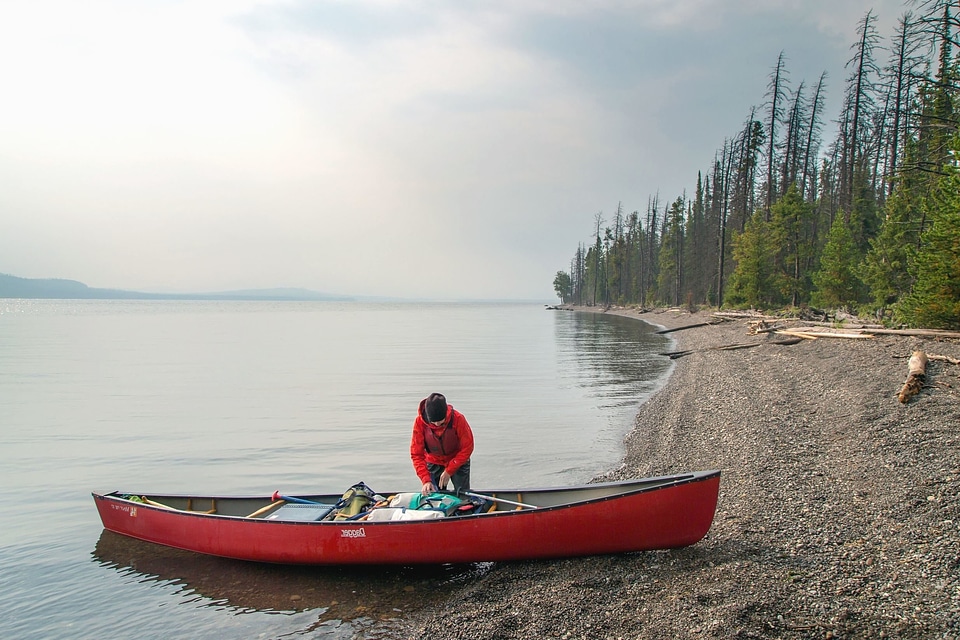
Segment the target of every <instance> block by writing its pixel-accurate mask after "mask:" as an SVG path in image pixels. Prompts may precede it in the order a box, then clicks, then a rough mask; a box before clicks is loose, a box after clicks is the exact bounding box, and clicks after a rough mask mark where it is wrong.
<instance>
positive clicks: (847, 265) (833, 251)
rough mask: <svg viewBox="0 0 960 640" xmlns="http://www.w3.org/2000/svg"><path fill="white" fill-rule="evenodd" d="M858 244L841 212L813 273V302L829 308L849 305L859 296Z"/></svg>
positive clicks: (847, 306)
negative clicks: (817, 268)
mask: <svg viewBox="0 0 960 640" xmlns="http://www.w3.org/2000/svg"><path fill="white" fill-rule="evenodd" d="M856 255H857V252H856V244H855V243H854V240H853V234H852V233H850V228H849V227H848V226H847V223H846V222H845V221H844V219H843V216H842V215H838V216H837V217H836V218H834V220H833V225H832V226H831V227H830V235H829V236H828V238H827V244H826V245H825V246H824V247H823V253H822V254H821V256H820V270H819V271H817V272H816V273H815V274H814V275H813V284H814V286H816V290H815V291H814V293H813V296H812V299H811V301H812V302H813V304H815V305H817V306H820V307H826V308H831V309H832V308H850V306H851V304H852V303H853V302H855V301H856V300H857V298H858V296H859V291H860V287H861V285H860V281H859V280H858V279H857V276H856V273H855V272H856V266H857V262H858V260H857V257H856Z"/></svg>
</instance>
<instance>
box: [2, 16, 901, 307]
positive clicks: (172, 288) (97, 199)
mask: <svg viewBox="0 0 960 640" xmlns="http://www.w3.org/2000/svg"><path fill="white" fill-rule="evenodd" d="M908 6H909V5H908V4H906V3H904V2H900V1H895V0H878V1H872V2H861V1H859V0H856V1H851V2H844V3H837V2H828V1H827V0H810V1H804V2H801V1H800V0H776V1H774V2H768V1H762V0H737V1H721V0H687V1H685V2H666V1H664V0H637V1H636V2H630V3H625V2H621V1H619V0H601V1H600V2H593V3H589V4H584V3H579V2H570V1H568V0H560V1H556V2H543V1H542V0H534V1H531V2H524V3H509V2H489V3H442V2H429V1H426V2H416V1H415V2H403V3H401V2H396V0H367V1H364V2H350V3H344V2H333V1H319V2H307V1H305V0H293V1H292V2H279V1H264V2H259V1H255V0H241V1H237V2H234V1H229V2H228V1H226V0H197V1H196V2H190V3H184V2H172V3H128V2H123V1H121V0H91V2H85V3H75V2H65V1H63V0H38V1H37V2H31V3H7V4H5V5H4V6H3V8H0V52H2V54H3V55H0V81H2V82H3V86H4V88H5V96H6V99H5V100H3V101H2V102H0V135H2V137H3V140H4V144H3V145H2V147H0V178H2V179H3V183H4V185H5V187H4V189H3V190H2V191H0V272H4V273H10V274H15V275H17V276H19V277H24V278H67V279H75V280H78V281H81V282H84V283H86V284H87V285H88V286H90V287H95V288H108V287H109V288H119V289H123V290H133V291H155V292H160V293H163V292H176V291H182V290H184V289H186V288H188V287H189V288H190V289H194V288H195V289H196V290H201V291H222V290H234V289H245V288H276V287H296V288H304V289H310V290H317V291H329V292H330V293H333V294H344V295H346V294H347V293H349V294H350V295H365V296H385V295H389V296H398V297H413V298H453V297H456V298H467V299H511V298H516V299H527V300H541V299H552V298H554V295H553V287H552V283H553V278H554V275H555V274H556V272H557V271H558V270H567V269H569V264H570V259H571V258H572V257H573V254H574V252H575V251H576V248H577V246H578V245H579V244H580V243H587V244H589V243H591V242H592V241H591V233H592V232H593V224H594V216H595V215H596V214H597V213H598V212H600V213H602V215H603V217H604V219H605V220H606V221H607V222H608V223H609V222H610V221H611V220H612V218H613V216H614V214H615V212H616V209H617V206H618V204H619V203H622V206H623V210H624V211H625V212H631V211H634V210H638V211H641V212H643V211H645V210H646V208H647V204H648V200H649V198H651V197H652V196H655V195H657V194H659V197H660V202H661V203H666V202H670V201H673V200H674V199H676V198H677V197H679V196H681V195H683V194H684V193H685V194H687V195H688V196H691V195H692V194H693V191H694V189H695V187H696V179H697V172H698V171H707V170H709V168H710V166H711V164H712V162H713V159H714V156H715V154H716V152H717V151H718V150H719V149H720V148H721V147H722V146H723V142H724V139H725V138H727V137H730V136H732V135H735V134H736V132H737V131H738V130H739V129H740V128H741V126H742V123H743V122H744V121H745V119H746V118H747V117H748V115H749V113H750V110H751V108H752V107H757V109H758V110H759V111H760V112H763V110H764V106H763V103H764V100H765V95H766V92H767V84H768V82H769V75H770V72H771V70H772V69H773V67H774V65H775V64H776V61H777V57H778V56H779V55H780V53H781V51H782V52H784V55H785V61H786V71H787V74H788V75H787V78H788V80H789V85H790V89H791V90H793V89H795V88H796V87H797V86H798V85H799V83H800V82H801V81H803V82H805V83H806V86H807V87H810V86H811V85H812V84H815V83H816V81H817V79H818V78H819V77H820V74H821V73H822V72H823V71H826V72H827V74H828V80H827V93H826V114H827V115H826V117H825V119H824V127H823V136H824V139H825V140H830V139H832V138H833V137H834V136H835V134H836V130H837V125H836V123H835V122H834V118H835V115H836V113H837V112H838V111H839V108H840V102H841V97H842V93H843V86H844V82H845V79H846V77H847V75H848V73H847V70H845V68H844V64H845V63H846V61H847V60H848V59H849V58H850V57H851V55H852V54H851V51H850V45H851V44H852V43H853V42H855V41H856V39H857V35H856V31H857V25H858V22H859V21H860V19H861V18H862V17H863V15H864V14H865V13H866V12H867V10H869V9H874V12H875V15H876V16H877V18H878V20H877V23H876V25H877V29H878V32H879V34H880V36H881V37H882V38H884V39H886V38H888V37H889V36H890V34H891V32H892V27H893V25H894V24H895V23H896V21H897V19H898V18H899V16H900V15H901V14H902V13H903V12H904V10H905V9H907V8H908ZM877 60H878V62H879V63H881V64H884V63H885V60H886V52H883V51H878V52H877Z"/></svg>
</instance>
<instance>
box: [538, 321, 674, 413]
mask: <svg viewBox="0 0 960 640" xmlns="http://www.w3.org/2000/svg"><path fill="white" fill-rule="evenodd" d="M556 332H557V333H556V337H557V345H558V349H559V351H560V355H561V362H563V363H565V364H568V365H569V366H571V367H572V368H573V369H574V370H576V371H577V372H578V373H579V376H580V377H579V381H578V384H579V385H580V386H582V387H588V388H591V389H593V390H594V393H596V395H598V396H599V397H601V398H604V399H606V400H607V402H606V403H605V404H606V405H607V406H621V405H624V404H626V405H630V406H636V405H637V404H638V403H639V402H641V401H642V400H644V399H645V398H646V397H648V396H649V395H650V394H651V393H652V392H653V391H655V390H656V388H657V386H658V385H659V384H660V381H661V379H662V377H663V375H664V373H665V372H666V371H667V370H668V369H669V367H670V366H671V362H670V360H668V359H667V358H664V357H663V356H662V355H660V354H661V352H663V351H664V350H666V349H667V347H668V346H669V344H670V342H671V339H670V338H669V337H668V336H664V335H660V334H658V333H657V327H655V326H653V325H650V324H647V323H646V322H639V321H637V319H635V318H627V317H624V316H618V315H615V314H603V313H569V314H563V315H562V316H559V321H558V322H557V324H556ZM572 363H575V364H572Z"/></svg>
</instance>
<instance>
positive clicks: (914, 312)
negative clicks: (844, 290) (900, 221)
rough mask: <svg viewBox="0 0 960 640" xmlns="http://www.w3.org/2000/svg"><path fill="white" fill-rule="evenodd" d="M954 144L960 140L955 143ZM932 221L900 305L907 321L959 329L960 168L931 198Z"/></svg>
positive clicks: (945, 178) (902, 317)
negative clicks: (909, 290) (912, 278)
mask: <svg viewBox="0 0 960 640" xmlns="http://www.w3.org/2000/svg"><path fill="white" fill-rule="evenodd" d="M955 148H960V144H957V143H955ZM929 213H930V217H931V218H932V221H933V224H932V226H931V227H930V228H929V229H927V230H926V231H925V232H924V233H923V235H922V236H921V238H920V251H918V252H917V254H916V258H915V260H914V262H913V264H912V265H911V268H910V272H911V274H912V275H913V276H914V277H915V278H916V281H915V283H914V286H913V289H912V291H911V292H910V294H909V295H907V296H906V297H905V299H904V300H903V301H902V303H901V304H900V305H899V306H898V308H897V317H898V318H899V319H901V320H903V321H905V322H906V323H907V324H911V325H917V326H923V327H932V328H943V329H960V172H958V171H957V169H956V167H952V166H951V167H950V175H947V176H945V177H944V178H943V179H942V180H940V183H939V185H938V188H937V190H936V191H935V192H934V193H933V194H932V196H931V198H930V200H929Z"/></svg>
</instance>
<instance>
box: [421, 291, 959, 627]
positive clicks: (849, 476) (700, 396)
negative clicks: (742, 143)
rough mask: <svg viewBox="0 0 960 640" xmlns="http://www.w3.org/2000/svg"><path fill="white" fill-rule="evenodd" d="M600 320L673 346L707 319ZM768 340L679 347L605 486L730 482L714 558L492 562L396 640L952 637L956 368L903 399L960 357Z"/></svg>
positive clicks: (940, 345) (711, 551)
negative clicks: (671, 478)
mask: <svg viewBox="0 0 960 640" xmlns="http://www.w3.org/2000/svg"><path fill="white" fill-rule="evenodd" d="M580 311H581V312H583V311H590V312H601V310H599V309H591V310H580ZM606 313H616V314H618V315H624V316H627V317H634V318H638V319H641V320H644V321H647V322H649V323H651V324H655V325H659V326H662V327H665V328H667V329H676V328H678V327H685V326H688V325H693V324H697V323H701V322H707V321H710V320H711V319H712V316H711V314H710V313H709V312H699V313H694V314H691V313H688V312H685V311H680V310H677V309H673V310H667V311H662V310H658V311H647V312H639V311H636V310H629V309H615V310H608V311H606ZM772 335H773V334H764V335H760V336H749V335H748V332H747V324H746V322H745V321H744V320H728V321H726V322H722V323H720V324H714V325H710V326H699V327H694V328H689V329H685V330H683V331H680V332H676V333H672V334H671V337H673V338H674V341H675V343H676V345H677V347H678V348H680V349H683V350H684V351H687V352H689V353H688V355H685V356H684V357H682V358H679V359H677V360H676V361H675V365H676V366H675V367H674V368H673V371H672V372H671V373H670V375H669V377H668V379H667V380H666V382H665V383H664V385H663V386H662V387H661V388H660V389H659V390H658V391H657V392H656V393H655V394H654V395H653V396H651V397H650V398H649V399H648V400H647V401H646V402H645V403H644V404H642V405H641V406H640V408H639V409H638V415H637V417H636V420H635V424H634V427H633V429H632V430H631V431H630V433H629V434H628V435H627V437H626V438H625V441H624V442H625V450H626V453H625V455H624V457H623V460H622V464H621V466H620V467H619V468H617V469H614V470H611V471H609V472H607V473H604V474H602V475H600V476H598V478H597V479H598V480H615V479H626V478H635V477H645V476H653V475H666V474H671V473H683V472H687V471H693V470H700V469H715V468H716V469H720V470H721V471H722V474H723V475H722V479H721V488H720V500H719V503H718V506H717V512H716V516H715V518H714V522H713V526H712V527H711V529H710V531H709V533H708V534H707V536H706V537H705V538H704V539H703V540H701V541H700V542H699V543H697V544H695V545H692V546H690V547H687V548H684V549H678V550H672V551H658V552H643V553H634V554H623V555H617V556H600V557H590V558H571V559H564V560H554V561H543V562H522V563H521V562H518V563H498V564H496V565H495V566H494V567H492V568H491V570H490V571H489V572H487V573H486V574H485V575H483V576H481V577H480V578H478V579H476V580H473V581H471V582H469V583H468V584H464V585H452V586H451V595H450V597H449V599H447V600H446V601H445V602H444V603H443V604H442V605H440V606H439V607H437V608H434V609H428V610H426V611H423V612H421V613H419V614H417V615H414V616H412V618H411V619H410V620H408V621H407V623H406V624H405V625H404V626H405V627H407V628H406V629H404V631H405V637H414V638H423V639H427V638H433V637H435V636H437V635H438V634H443V635H445V636H448V637H452V638H489V639H491V640H492V639H494V638H497V639H504V638H541V637H548V638H600V639H605V638H650V639H654V638H658V639H659V638H733V637H737V638H877V637H890V638H932V637H937V638H960V571H958V565H960V555H958V549H960V433H958V432H960V426H958V425H960V365H954V364H950V363H948V362H943V361H933V360H931V361H930V363H929V364H928V366H927V380H926V385H925V387H924V388H923V390H922V391H921V392H920V394H919V395H918V396H917V397H915V398H913V399H912V400H911V401H910V402H908V403H906V404H901V403H900V402H898V400H897V398H896V394H897V392H898V390H899V389H900V387H901V386H902V385H903V382H904V380H905V378H906V375H907V361H908V359H909V357H910V355H911V353H912V352H913V351H914V350H918V349H919V350H923V351H926V352H927V353H932V354H939V355H944V356H948V357H951V358H954V359H957V358H960V340H956V339H940V340H937V339H931V338H922V337H916V336H896V335H878V336H876V337H875V338H873V339H869V340H851V339H830V338H820V339H818V340H803V341H801V342H800V343H798V344H792V345H776V344H773V341H774V338H773V337H772ZM747 342H750V343H752V342H756V343H757V346H755V347H753V348H747V349H738V350H730V351H728V350H719V349H717V348H716V347H719V346H723V345H729V344H736V343H747Z"/></svg>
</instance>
